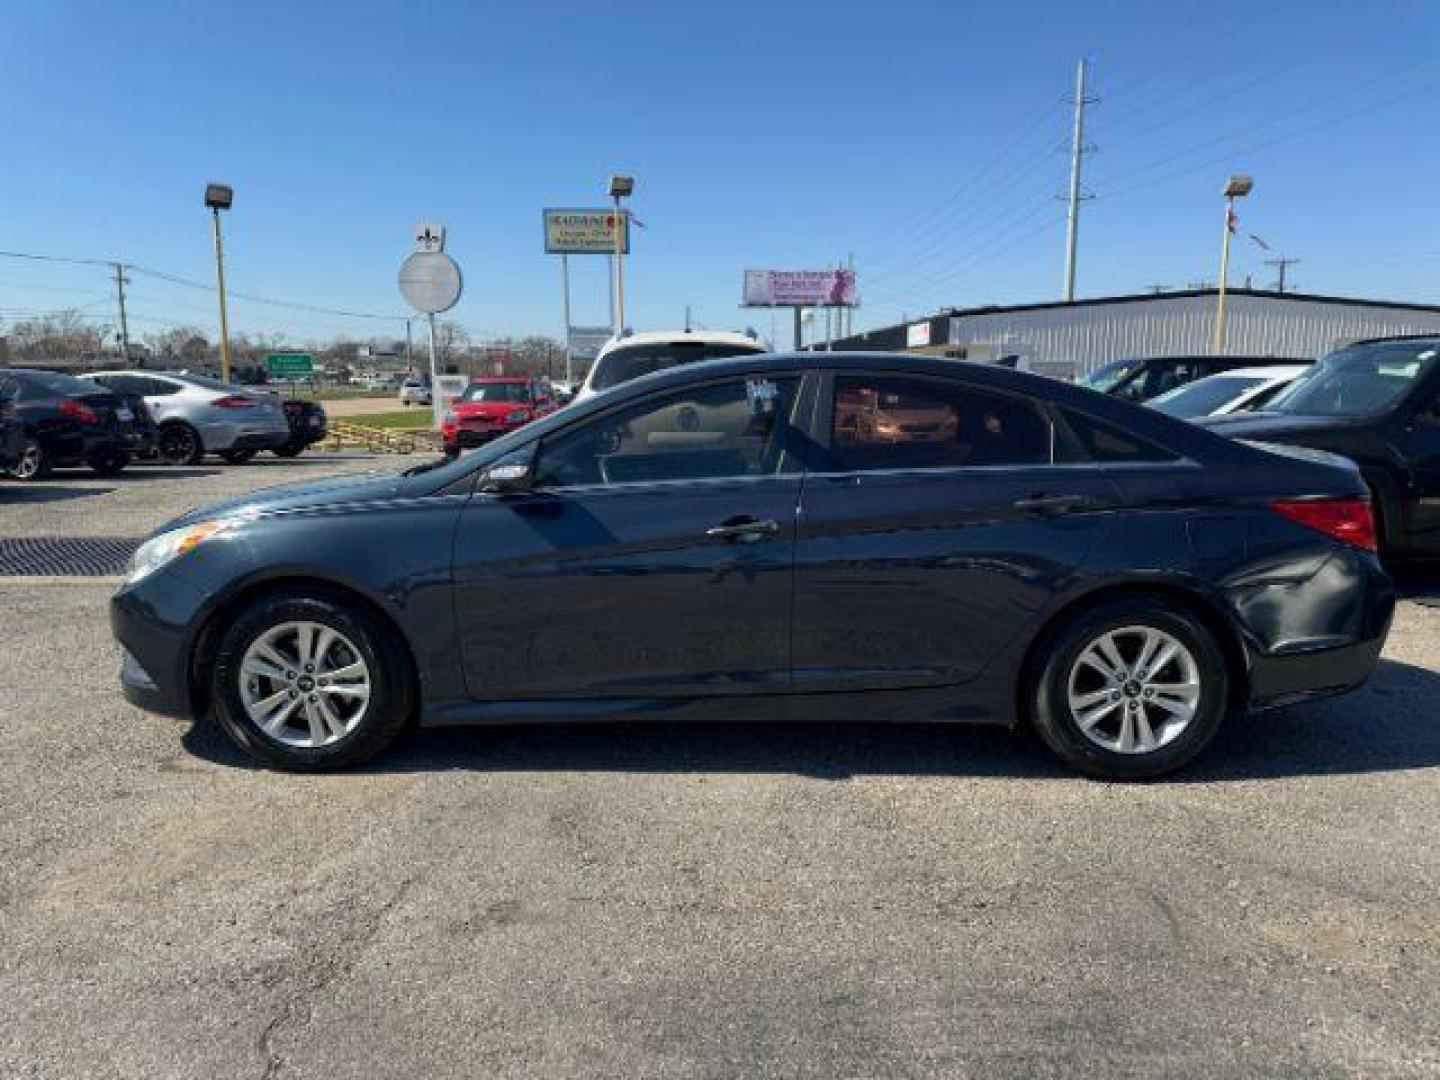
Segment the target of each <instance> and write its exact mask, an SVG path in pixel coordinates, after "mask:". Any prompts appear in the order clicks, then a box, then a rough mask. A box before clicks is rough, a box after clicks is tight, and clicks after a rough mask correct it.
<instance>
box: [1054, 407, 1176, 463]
mask: <svg viewBox="0 0 1440 1080" xmlns="http://www.w3.org/2000/svg"><path fill="white" fill-rule="evenodd" d="M1056 412H1057V413H1058V414H1059V419H1060V428H1061V431H1060V432H1059V435H1060V437H1059V438H1057V439H1056V459H1057V460H1059V461H1070V462H1077V461H1089V462H1100V463H1103V464H1116V463H1145V462H1157V463H1158V462H1166V461H1177V460H1179V457H1180V455H1179V454H1176V453H1174V452H1173V451H1170V450H1167V449H1166V448H1165V447H1163V446H1160V445H1159V444H1158V443H1154V442H1151V441H1150V440H1148V439H1144V438H1142V437H1141V436H1139V435H1136V434H1135V433H1134V432H1132V431H1127V430H1126V429H1125V428H1122V427H1120V426H1118V425H1116V424H1112V423H1109V422H1108V421H1105V420H1097V419H1096V418H1095V417H1093V416H1090V415H1088V414H1086V413H1082V412H1076V411H1074V410H1072V409H1063V408H1062V409H1057V410H1056Z"/></svg>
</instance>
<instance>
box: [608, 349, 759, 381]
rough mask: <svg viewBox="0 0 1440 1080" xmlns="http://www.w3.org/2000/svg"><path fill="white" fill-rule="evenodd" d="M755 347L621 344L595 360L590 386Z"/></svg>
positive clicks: (745, 352) (745, 353) (742, 352)
mask: <svg viewBox="0 0 1440 1080" xmlns="http://www.w3.org/2000/svg"><path fill="white" fill-rule="evenodd" d="M760 351H761V349H760V348H759V347H758V346H751V347H747V346H745V345H717V344H715V343H714V342H706V341H667V342H664V343H662V344H657V345H622V346H620V348H618V349H615V350H614V351H612V352H608V353H606V354H605V355H604V356H602V357H601V358H600V359H599V360H597V361H595V363H596V368H595V375H594V377H593V378H592V379H591V380H590V385H591V386H592V387H594V388H595V389H596V390H607V389H609V388H610V387H612V386H619V385H620V384H621V383H625V382H629V381H630V380H631V379H638V378H639V377H640V376H641V375H649V374H650V373H651V372H655V371H664V370H665V369H666V368H672V367H679V366H680V365H681V364H694V363H698V362H699V361H701V360H719V359H722V358H724V357H727V356H748V355H750V354H752V353H758V352H760Z"/></svg>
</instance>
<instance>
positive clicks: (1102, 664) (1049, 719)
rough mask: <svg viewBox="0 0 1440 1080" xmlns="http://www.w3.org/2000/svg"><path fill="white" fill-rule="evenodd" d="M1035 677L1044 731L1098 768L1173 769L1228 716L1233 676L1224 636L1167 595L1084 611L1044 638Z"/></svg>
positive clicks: (1059, 747) (1125, 773) (1140, 772)
mask: <svg viewBox="0 0 1440 1080" xmlns="http://www.w3.org/2000/svg"><path fill="white" fill-rule="evenodd" d="M1036 669H1037V670H1036V674H1035V676H1034V683H1033V691H1034V703H1035V704H1034V713H1033V720H1034V726H1035V729H1036V731H1037V732H1038V733H1039V735H1040V737H1041V739H1043V740H1044V742H1045V744H1046V745H1047V746H1049V747H1050V749H1051V750H1053V751H1054V752H1055V753H1056V754H1057V755H1059V756H1060V757H1061V758H1062V759H1063V760H1064V761H1066V762H1067V763H1068V764H1070V765H1073V766H1074V767H1075V768H1077V769H1079V770H1081V771H1082V772H1085V773H1088V774H1090V775H1091V776H1100V777H1106V778H1109V779H1116V780H1134V779H1142V778H1145V777H1152V776H1160V775H1163V774H1164V773H1168V772H1172V771H1173V770H1175V769H1178V768H1180V767H1181V766H1183V765H1185V764H1186V763H1188V762H1189V761H1191V760H1192V759H1193V758H1194V757H1195V756H1196V755H1197V754H1199V753H1200V752H1201V751H1202V750H1204V749H1205V747H1206V746H1207V745H1208V744H1209V742H1210V740H1211V739H1212V738H1214V736H1215V733H1216V731H1218V730H1219V728H1220V724H1221V722H1222V721H1223V720H1224V718H1225V712H1226V709H1227V704H1228V700H1229V678H1228V672H1227V670H1226V664H1225V657H1224V654H1223V653H1222V652H1221V650H1220V646H1219V645H1218V643H1217V642H1216V641H1215V638H1214V635H1212V634H1211V633H1210V631H1209V630H1208V629H1207V628H1206V627H1205V625H1204V623H1203V622H1201V621H1200V620H1199V619H1198V618H1196V617H1195V616H1194V615H1193V614H1192V613H1191V612H1189V611H1187V610H1186V609H1185V608H1183V607H1180V606H1178V605H1175V604H1172V603H1170V602H1168V601H1166V600H1163V599H1160V598H1158V597H1157V598H1155V599H1153V600H1152V599H1149V598H1135V599H1127V600H1120V601H1115V602H1112V603H1107V604H1103V605H1101V606H1099V607H1097V608H1094V609H1092V610H1089V611H1086V612H1083V613H1081V614H1079V615H1077V616H1076V617H1075V618H1074V619H1072V620H1071V621H1070V622H1068V623H1066V624H1065V625H1064V626H1063V627H1061V628H1060V630H1059V632H1058V633H1057V634H1055V635H1054V636H1053V637H1052V638H1051V639H1050V640H1049V641H1048V643H1047V644H1046V645H1045V646H1044V652H1043V654H1042V656H1041V657H1040V663H1039V664H1038V665H1036Z"/></svg>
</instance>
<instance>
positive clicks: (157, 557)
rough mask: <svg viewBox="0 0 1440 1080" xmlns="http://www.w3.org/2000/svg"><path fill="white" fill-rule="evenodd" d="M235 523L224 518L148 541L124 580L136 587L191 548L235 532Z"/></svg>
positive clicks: (165, 533) (180, 529) (199, 523)
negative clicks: (224, 533)
mask: <svg viewBox="0 0 1440 1080" xmlns="http://www.w3.org/2000/svg"><path fill="white" fill-rule="evenodd" d="M235 524H236V522H235V521H234V520H233V519H231V518H221V519H220V520H218V521H201V522H198V523H196V524H194V525H185V526H183V527H182V528H179V529H171V530H170V531H169V532H164V533H161V534H160V535H159V536H156V537H154V538H153V539H150V540H146V541H145V543H143V544H141V545H140V547H139V549H138V550H137V551H136V552H135V554H134V555H132V556H131V557H130V566H129V569H128V570H127V571H126V574H125V580H126V582H127V583H128V584H131V585H133V584H134V583H135V582H137V581H139V580H140V579H141V578H144V577H148V576H149V575H150V574H152V573H154V572H155V571H156V570H159V569H160V567H162V566H164V565H165V564H166V563H168V562H170V561H171V560H173V559H178V558H179V557H180V556H181V555H184V554H185V553H186V552H187V551H189V550H190V549H191V548H193V547H196V546H198V545H200V544H203V543H204V542H205V541H206V540H209V539H210V538H211V537H212V536H216V535H218V534H220V533H222V532H224V531H225V530H226V529H230V528H233V527H234V526H235Z"/></svg>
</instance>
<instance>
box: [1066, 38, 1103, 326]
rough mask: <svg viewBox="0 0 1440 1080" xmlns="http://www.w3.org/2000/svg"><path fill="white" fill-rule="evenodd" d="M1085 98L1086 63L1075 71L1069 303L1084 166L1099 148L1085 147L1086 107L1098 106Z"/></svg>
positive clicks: (1068, 218)
mask: <svg viewBox="0 0 1440 1080" xmlns="http://www.w3.org/2000/svg"><path fill="white" fill-rule="evenodd" d="M1095 100H1096V99H1095V98H1087V97H1086V96H1085V61H1084V60H1081V61H1080V63H1079V65H1078V66H1077V67H1076V69H1075V100H1074V102H1073V103H1072V104H1073V105H1074V107H1075V122H1074V129H1073V131H1072V133H1071V139H1070V198H1069V202H1070V209H1069V212H1068V213H1067V214H1066V223H1065V301H1066V302H1067V303H1069V302H1070V301H1071V300H1074V299H1075V248H1076V245H1077V243H1078V241H1079V233H1080V201H1081V199H1084V198H1088V196H1085V195H1082V194H1081V193H1080V165H1081V162H1082V161H1083V160H1084V158H1085V155H1086V154H1088V153H1089V152H1090V151H1091V150H1093V149H1095V148H1094V147H1093V146H1086V145H1085V106H1086V105H1092V104H1094V103H1095Z"/></svg>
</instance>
